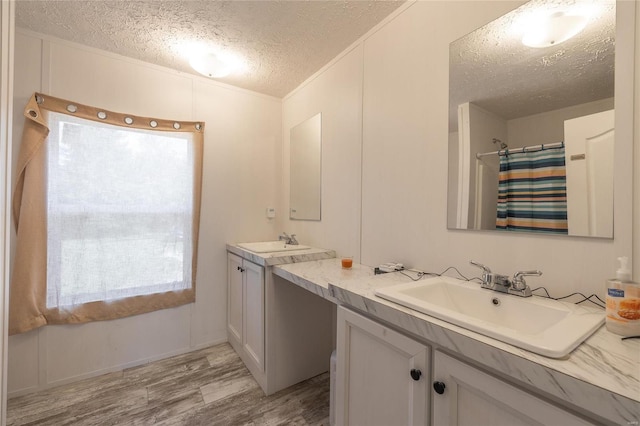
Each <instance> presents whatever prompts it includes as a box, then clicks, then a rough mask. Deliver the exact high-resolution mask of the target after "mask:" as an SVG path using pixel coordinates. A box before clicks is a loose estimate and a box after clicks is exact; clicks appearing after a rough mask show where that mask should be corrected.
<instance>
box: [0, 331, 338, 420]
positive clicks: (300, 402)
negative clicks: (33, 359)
mask: <svg viewBox="0 0 640 426" xmlns="http://www.w3.org/2000/svg"><path fill="white" fill-rule="evenodd" d="M328 424H329V373H324V374H321V375H319V376H317V377H314V378H311V379H309V380H307V381H305V382H302V383H299V384H297V385H294V386H292V387H290V388H287V389H284V390H282V391H280V392H277V393H275V394H273V395H270V396H265V395H264V393H263V392H262V389H260V386H259V385H258V384H257V383H256V381H255V380H254V379H253V377H252V376H251V374H250V373H249V371H248V370H247V369H246V367H245V366H244V364H243V363H242V361H241V360H240V358H239V357H238V355H237V354H236V353H235V352H234V351H233V349H232V348H231V346H230V345H229V344H227V343H223V344H220V345H216V346H213V347H210V348H207V349H203V350H199V351H195V352H190V353H187V354H184V355H179V356H176V357H172V358H167V359H164V360H161V361H156V362H153V363H149V364H145V365H141V366H138V367H133V368H129V369H126V370H123V371H119V372H115V373H110V374H105V375H102V376H99V377H95V378H91V379H86V380H82V381H79V382H75V383H71V384H68V385H63V386H59V387H56V388H53V389H48V390H45V391H41V392H37V393H33V394H29V395H24V396H19V397H16V398H12V399H10V400H9V401H8V412H7V425H8V426H18V425H51V426H53V425H55V426H63V425H82V426H84V425H87V426H105V425H163V426H164V425H166V426H168V425H203V426H204V425H207V426H208V425H328Z"/></svg>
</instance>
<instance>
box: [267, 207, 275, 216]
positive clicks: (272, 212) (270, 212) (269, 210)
mask: <svg viewBox="0 0 640 426" xmlns="http://www.w3.org/2000/svg"><path fill="white" fill-rule="evenodd" d="M267 217H268V218H269V219H273V218H274V217H276V209H275V208H273V207H267Z"/></svg>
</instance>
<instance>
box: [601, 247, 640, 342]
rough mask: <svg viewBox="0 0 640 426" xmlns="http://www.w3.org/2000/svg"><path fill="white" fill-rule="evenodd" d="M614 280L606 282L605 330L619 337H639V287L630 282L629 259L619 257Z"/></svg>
mask: <svg viewBox="0 0 640 426" xmlns="http://www.w3.org/2000/svg"><path fill="white" fill-rule="evenodd" d="M618 261H620V268H619V269H618V270H617V271H616V278H614V279H610V280H608V281H607V300H606V302H607V317H606V326H607V330H609V331H610V332H612V333H615V334H619V335H621V336H640V285H639V284H638V283H634V282H633V281H631V271H630V270H629V267H628V262H629V259H628V258H627V257H619V258H618Z"/></svg>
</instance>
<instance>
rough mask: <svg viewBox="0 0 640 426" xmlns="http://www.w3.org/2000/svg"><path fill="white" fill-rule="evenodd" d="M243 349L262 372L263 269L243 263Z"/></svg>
mask: <svg viewBox="0 0 640 426" xmlns="http://www.w3.org/2000/svg"><path fill="white" fill-rule="evenodd" d="M244 275H245V276H244V280H245V281H244V285H245V287H244V289H245V290H244V298H245V299H244V342H243V345H244V349H245V351H246V353H247V354H248V355H249V356H250V357H251V358H252V359H253V360H254V361H255V363H256V364H257V365H258V367H259V368H260V370H261V371H264V268H263V267H262V266H259V265H256V264H255V263H251V262H248V261H245V262H244Z"/></svg>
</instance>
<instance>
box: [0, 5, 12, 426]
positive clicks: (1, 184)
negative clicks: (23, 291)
mask: <svg viewBox="0 0 640 426" xmlns="http://www.w3.org/2000/svg"><path fill="white" fill-rule="evenodd" d="M14 19H15V2H13V1H3V2H2V3H1V4H0V52H1V53H0V333H2V335H1V336H0V424H1V425H4V424H5V421H6V417H7V398H6V395H7V354H8V351H7V346H8V339H7V327H8V324H7V322H8V321H7V319H8V316H9V310H8V308H7V306H8V304H7V301H8V296H9V284H8V282H9V266H10V261H9V253H10V246H9V240H10V237H9V235H10V222H11V221H10V218H9V216H10V213H9V212H10V208H9V200H10V199H11V173H9V171H10V169H11V168H10V165H11V134H12V130H13V129H12V126H11V116H12V108H11V105H12V102H13V53H14V44H13V41H14V36H15V27H14V25H15V20H14Z"/></svg>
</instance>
